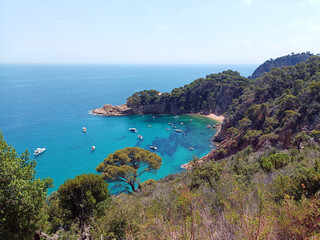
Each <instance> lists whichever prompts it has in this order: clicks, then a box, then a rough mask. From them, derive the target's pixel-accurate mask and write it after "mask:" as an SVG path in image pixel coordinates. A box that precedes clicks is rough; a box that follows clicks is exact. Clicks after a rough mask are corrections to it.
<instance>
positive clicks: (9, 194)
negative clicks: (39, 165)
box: [0, 132, 52, 239]
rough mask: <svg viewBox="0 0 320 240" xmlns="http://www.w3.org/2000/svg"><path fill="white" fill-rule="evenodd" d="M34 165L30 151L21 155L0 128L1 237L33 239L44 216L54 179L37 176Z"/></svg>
mask: <svg viewBox="0 0 320 240" xmlns="http://www.w3.org/2000/svg"><path fill="white" fill-rule="evenodd" d="M35 167H36V161H35V160H30V159H29V153H28V151H25V152H24V153H22V154H21V156H18V154H17V152H16V151H15V149H13V148H12V147H11V146H9V145H8V144H7V143H6V142H5V141H4V139H3V136H2V133H1V132H0V239H31V238H32V236H33V232H34V231H35V230H36V229H38V228H39V227H40V226H41V223H42V222H43V221H44V220H45V217H46V216H45V214H44V211H43V207H44V204H45V200H46V195H47V189H48V188H49V187H51V186H52V179H49V178H47V179H36V177H35V174H36V172H35Z"/></svg>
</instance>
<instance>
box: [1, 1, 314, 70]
mask: <svg viewBox="0 0 320 240" xmlns="http://www.w3.org/2000/svg"><path fill="white" fill-rule="evenodd" d="M305 51H311V52H313V53H319V52H320V0H226V1H223V0H220V1H218V0H113V1H111V0H0V63H107V64H109V63H111V64H121V63H123V64H140V63H156V64H157V63H161V64H162V63H164V64H175V63H178V64H179V63H182V64H184V63H187V64H189V63H190V64H193V63H199V64H202V63H205V64H220V63H221V64H233V63H255V64H256V63H262V62H263V61H265V60H267V59H269V58H276V57H279V56H282V55H286V54H289V53H291V52H305Z"/></svg>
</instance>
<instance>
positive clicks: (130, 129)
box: [129, 128, 138, 132]
mask: <svg viewBox="0 0 320 240" xmlns="http://www.w3.org/2000/svg"><path fill="white" fill-rule="evenodd" d="M129 131H131V132H138V130H137V129H135V128H129Z"/></svg>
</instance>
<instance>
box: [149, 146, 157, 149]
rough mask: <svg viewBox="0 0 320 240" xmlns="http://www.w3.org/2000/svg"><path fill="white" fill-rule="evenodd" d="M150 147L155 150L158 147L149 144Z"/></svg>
mask: <svg viewBox="0 0 320 240" xmlns="http://www.w3.org/2000/svg"><path fill="white" fill-rule="evenodd" d="M150 148H151V149H153V150H157V149H158V148H157V147H156V146H150Z"/></svg>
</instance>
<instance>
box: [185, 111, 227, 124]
mask: <svg viewBox="0 0 320 240" xmlns="http://www.w3.org/2000/svg"><path fill="white" fill-rule="evenodd" d="M187 115H196V116H201V117H206V118H210V119H213V120H215V121H217V122H219V123H220V124H221V123H223V120H224V119H225V117H224V116H223V115H216V114H214V113H210V114H207V115H205V114H201V113H189V114H187Z"/></svg>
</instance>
